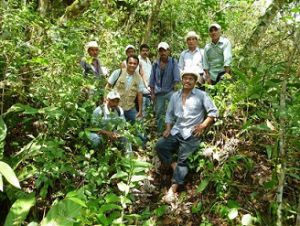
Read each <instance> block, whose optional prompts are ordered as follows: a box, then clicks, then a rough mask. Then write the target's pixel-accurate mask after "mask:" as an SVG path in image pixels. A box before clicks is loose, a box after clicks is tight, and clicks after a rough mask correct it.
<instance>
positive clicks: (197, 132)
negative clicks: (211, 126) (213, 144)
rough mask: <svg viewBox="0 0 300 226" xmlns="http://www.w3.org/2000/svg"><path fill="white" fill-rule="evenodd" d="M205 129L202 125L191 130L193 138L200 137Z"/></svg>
mask: <svg viewBox="0 0 300 226" xmlns="http://www.w3.org/2000/svg"><path fill="white" fill-rule="evenodd" d="M206 127H207V126H206V125H204V124H203V123H200V124H198V125H196V126H195V127H194V130H193V134H194V136H196V137H200V136H201V135H202V134H203V132H204V131H205V129H206Z"/></svg>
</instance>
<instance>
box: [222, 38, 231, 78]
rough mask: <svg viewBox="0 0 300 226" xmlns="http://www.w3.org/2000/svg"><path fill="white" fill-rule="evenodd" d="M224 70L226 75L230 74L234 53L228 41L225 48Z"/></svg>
mask: <svg viewBox="0 0 300 226" xmlns="http://www.w3.org/2000/svg"><path fill="white" fill-rule="evenodd" d="M223 54H224V69H225V72H226V73H230V64H231V62H232V51H231V43H230V41H229V40H228V42H227V43H226V45H225V46H224V52H223Z"/></svg>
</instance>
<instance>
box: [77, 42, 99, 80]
mask: <svg viewBox="0 0 300 226" xmlns="http://www.w3.org/2000/svg"><path fill="white" fill-rule="evenodd" d="M85 47H86V51H87V53H88V56H87V57H85V58H83V59H82V60H81V61H80V65H81V66H82V68H83V74H84V76H85V77H87V76H88V75H93V76H94V77H96V78H98V79H99V78H100V77H103V71H102V68H101V63H100V60H99V58H98V54H99V46H98V43H97V42H96V41H91V42H88V43H87V44H86V46H85Z"/></svg>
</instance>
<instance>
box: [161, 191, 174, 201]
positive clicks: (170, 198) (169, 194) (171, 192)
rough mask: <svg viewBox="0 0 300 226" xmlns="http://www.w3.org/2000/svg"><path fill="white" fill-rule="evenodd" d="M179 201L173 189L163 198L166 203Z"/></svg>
mask: <svg viewBox="0 0 300 226" xmlns="http://www.w3.org/2000/svg"><path fill="white" fill-rule="evenodd" d="M176 199H177V194H176V193H175V192H173V189H172V188H171V189H169V191H168V193H167V194H166V195H165V196H164V197H163V198H162V200H163V201H164V202H165V203H172V202H174V201H175V200H176Z"/></svg>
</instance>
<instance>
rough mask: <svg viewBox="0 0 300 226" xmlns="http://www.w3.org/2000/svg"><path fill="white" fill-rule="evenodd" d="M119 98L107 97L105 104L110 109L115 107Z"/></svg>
mask: <svg viewBox="0 0 300 226" xmlns="http://www.w3.org/2000/svg"><path fill="white" fill-rule="evenodd" d="M119 102H120V100H119V99H118V98H115V99H108V102H107V105H108V107H109V108H110V109H116V108H117V107H118V105H119Z"/></svg>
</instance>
